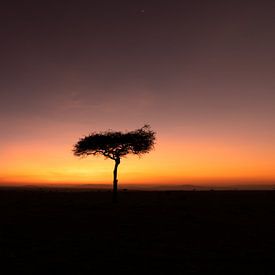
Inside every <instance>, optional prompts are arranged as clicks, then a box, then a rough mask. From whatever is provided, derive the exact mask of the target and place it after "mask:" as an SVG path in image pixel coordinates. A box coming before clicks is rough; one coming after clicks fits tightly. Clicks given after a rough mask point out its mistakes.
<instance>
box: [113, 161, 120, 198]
mask: <svg viewBox="0 0 275 275" xmlns="http://www.w3.org/2000/svg"><path fill="white" fill-rule="evenodd" d="M115 162H116V163H115V168H114V181H113V203H116V202H117V182H118V181H117V168H118V165H119V164H120V158H117V159H116V160H115Z"/></svg>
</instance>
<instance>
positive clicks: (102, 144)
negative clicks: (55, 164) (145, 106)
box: [73, 124, 155, 160]
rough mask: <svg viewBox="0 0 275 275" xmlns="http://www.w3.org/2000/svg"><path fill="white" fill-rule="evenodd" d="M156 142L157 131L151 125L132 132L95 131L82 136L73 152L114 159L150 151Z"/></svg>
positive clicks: (79, 154)
mask: <svg viewBox="0 0 275 275" xmlns="http://www.w3.org/2000/svg"><path fill="white" fill-rule="evenodd" d="M154 144H155V132H154V131H152V130H151V127H150V125H147V124H146V125H144V126H143V127H142V128H140V129H137V130H134V131H130V132H116V131H111V130H109V131H105V132H93V133H91V134H90V135H88V136H85V137H83V138H81V139H80V140H79V141H78V142H77V143H76V144H75V145H74V149H73V152H74V154H75V155H76V156H88V155H103V156H105V157H106V158H110V159H113V160H116V159H120V158H121V157H124V156H126V155H128V154H134V155H141V154H145V153H149V151H150V150H151V149H152V148H153V147H154Z"/></svg>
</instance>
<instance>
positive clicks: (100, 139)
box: [73, 124, 156, 202]
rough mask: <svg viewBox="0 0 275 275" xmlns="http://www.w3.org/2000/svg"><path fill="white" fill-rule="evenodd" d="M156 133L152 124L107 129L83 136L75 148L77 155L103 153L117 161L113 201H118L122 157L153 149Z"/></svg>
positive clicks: (139, 154)
mask: <svg viewBox="0 0 275 275" xmlns="http://www.w3.org/2000/svg"><path fill="white" fill-rule="evenodd" d="M155 139H156V133H155V132H154V131H152V130H151V128H150V125H148V124H145V125H144V126H143V127H142V128H140V129H137V130H134V131H130V132H114V131H106V132H99V133H96V132H94V133H91V134H90V135H88V136H85V137H83V138H81V139H80V140H79V141H78V142H77V143H76V144H75V145H74V148H73V152H74V155H75V156H84V157H85V156H89V155H94V156H97V155H103V156H104V157H105V158H110V159H112V160H114V161H115V167H114V171H113V176H114V177H113V202H117V184H118V180H117V168H118V166H119V164H120V159H121V158H122V157H125V156H126V155H128V154H134V155H138V156H141V155H142V154H145V153H149V152H150V150H152V149H153V147H154V144H155Z"/></svg>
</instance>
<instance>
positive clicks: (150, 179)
mask: <svg viewBox="0 0 275 275" xmlns="http://www.w3.org/2000/svg"><path fill="white" fill-rule="evenodd" d="M69 128H70V127H69V126H68V125H67V126H65V127H64V125H63V127H62V125H60V126H59V127H58V128H56V129H54V127H53V126H49V128H47V127H46V128H45V129H44V131H45V133H48V134H47V136H46V137H45V138H43V135H44V132H43V131H42V133H40V134H37V135H34V137H33V138H31V137H29V138H28V139H25V140H17V141H12V142H10V143H8V144H7V145H6V146H5V148H4V149H2V151H1V155H2V157H1V158H2V164H1V168H0V174H1V178H0V180H1V182H2V183H9V184H15V183H19V184H26V183H28V184H29V183H32V184H34V183H35V184H36V183H40V184H55V183H59V184H60V183H80V184H81V183H111V182H112V169H113V165H114V163H113V161H112V160H105V159H104V158H103V157H92V156H90V157H88V158H77V157H75V156H73V154H72V152H71V149H72V145H73V144H74V142H76V141H77V140H78V137H80V136H82V135H81V134H80V135H78V136H77V135H76V134H75V133H70V132H69ZM76 128H79V127H76ZM156 130H157V129H156ZM50 131H51V132H52V135H50V134H49V132H50ZM76 131H77V130H75V132H76ZM79 131H80V129H79ZM61 132H63V133H64V134H63V136H62V135H61V136H60V135H59V134H60V133H61ZM80 133H81V131H80ZM274 156H275V146H273V147H272V146H270V144H268V143H262V142H261V140H258V141H255V140H251V141H249V140H245V139H241V138H240V137H238V136H235V137H232V136H220V137H217V136H207V135H205V136H204V137H203V138H199V137H198V136H186V137H185V139H182V137H181V136H179V133H174V134H173V133H171V134H170V135H167V134H165V132H164V131H161V129H160V130H159V131H158V130H157V143H156V146H155V150H153V151H152V152H151V153H150V154H147V155H144V156H143V157H142V158H138V157H137V156H131V155H129V157H127V158H125V159H123V160H122V162H121V165H120V167H119V182H121V183H124V184H128V183H142V184H144V183H163V184H167V183H169V184H181V183H183V184H210V185H211V184H214V185H219V184H221V185H228V184H238V183H246V184H253V183H254V182H257V183H259V182H263V183H264V182H272V181H274V180H275V171H274V164H275V157H274Z"/></svg>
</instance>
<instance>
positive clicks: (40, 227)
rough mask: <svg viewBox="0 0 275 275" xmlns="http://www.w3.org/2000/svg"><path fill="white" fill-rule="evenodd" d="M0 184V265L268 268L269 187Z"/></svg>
mask: <svg viewBox="0 0 275 275" xmlns="http://www.w3.org/2000/svg"><path fill="white" fill-rule="evenodd" d="M111 195H112V194H111V192H110V191H106V190H101V191H100V190H98V191H95V190H93V191H89V190H76V189H75V190H74V189H49V188H48V189H45V188H44V189H32V188H28V189H27V188H26V189H22V188H21V189H19V188H18V189H17V188H13V189H12V188H10V189H9V188H1V189H0V260H1V274H3V275H4V274H110V273H113V274H206V273H209V274H275V191H147V192H145V191H121V192H120V193H119V203H117V204H112V202H111Z"/></svg>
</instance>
